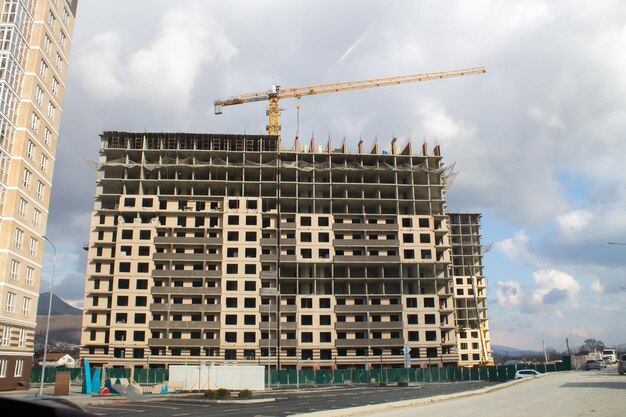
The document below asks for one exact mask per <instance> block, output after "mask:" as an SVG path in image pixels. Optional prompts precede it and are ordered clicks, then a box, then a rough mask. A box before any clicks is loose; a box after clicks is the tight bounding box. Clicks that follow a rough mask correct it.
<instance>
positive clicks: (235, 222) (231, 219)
mask: <svg viewBox="0 0 626 417" xmlns="http://www.w3.org/2000/svg"><path fill="white" fill-rule="evenodd" d="M228 224H229V225H238V224H239V216H228Z"/></svg>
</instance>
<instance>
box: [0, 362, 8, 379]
mask: <svg viewBox="0 0 626 417" xmlns="http://www.w3.org/2000/svg"><path fill="white" fill-rule="evenodd" d="M7 363H8V361H7V360H6V359H0V378H6V376H7Z"/></svg>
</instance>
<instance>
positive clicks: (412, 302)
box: [406, 298, 417, 308]
mask: <svg viewBox="0 0 626 417" xmlns="http://www.w3.org/2000/svg"><path fill="white" fill-rule="evenodd" d="M406 306H407V308H417V298H407V299H406Z"/></svg>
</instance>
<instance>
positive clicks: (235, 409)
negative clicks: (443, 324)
mask: <svg viewBox="0 0 626 417" xmlns="http://www.w3.org/2000/svg"><path fill="white" fill-rule="evenodd" d="M490 385H494V383H489V382H455V383H437V384H421V385H419V386H411V387H406V388H401V387H395V386H394V387H392V386H389V387H351V386H348V387H335V388H330V389H316V390H308V391H305V392H295V391H291V392H288V391H281V392H275V393H271V394H270V396H271V397H273V398H275V399H276V401H273V402H264V403H256V404H237V403H232V404H229V403H226V404H224V403H222V404H216V403H209V402H206V401H203V400H201V399H197V400H196V399H193V400H192V399H182V398H177V399H168V400H164V401H150V402H131V401H128V402H115V403H106V404H98V405H88V406H85V408H86V409H87V410H88V411H90V412H91V413H94V414H96V415H101V416H125V417H126V416H141V415H149V416H150V417H195V416H198V417H200V416H202V417H210V416H241V417H247V416H250V417H253V416H287V415H291V414H297V413H309V412H315V411H322V410H338V409H343V408H349V407H356V406H363V405H368V404H381V403H387V402H393V401H402V400H409V399H416V398H426V397H432V396H435V395H442V394H451V393H456V392H462V391H470V390H476V389H480V388H484V387H487V386H490ZM259 398H261V397H259Z"/></svg>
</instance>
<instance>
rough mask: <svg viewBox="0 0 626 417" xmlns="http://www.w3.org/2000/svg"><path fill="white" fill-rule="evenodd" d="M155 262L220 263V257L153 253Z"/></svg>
mask: <svg viewBox="0 0 626 417" xmlns="http://www.w3.org/2000/svg"><path fill="white" fill-rule="evenodd" d="M153 259H154V260H155V261H221V260H222V255H220V254H216V253H171V252H170V253H155V254H154V256H153Z"/></svg>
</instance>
